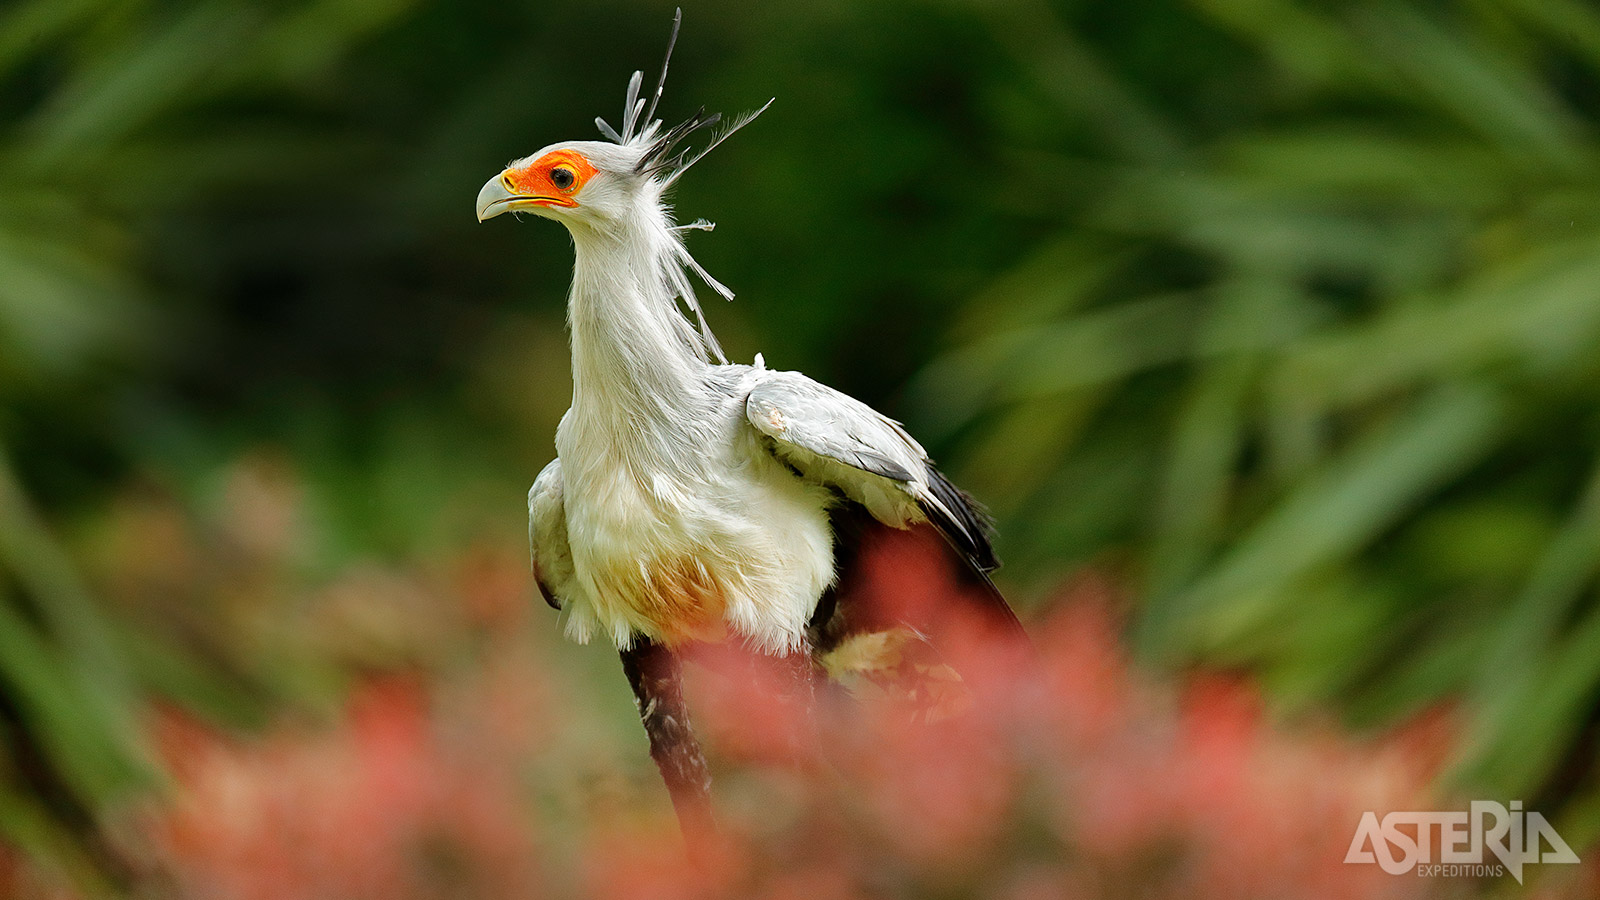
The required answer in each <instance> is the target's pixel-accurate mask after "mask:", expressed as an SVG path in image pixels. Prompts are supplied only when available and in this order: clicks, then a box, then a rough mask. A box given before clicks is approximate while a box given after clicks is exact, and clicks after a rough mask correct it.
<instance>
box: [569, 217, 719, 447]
mask: <svg viewBox="0 0 1600 900" xmlns="http://www.w3.org/2000/svg"><path fill="white" fill-rule="evenodd" d="M640 203H641V209H640V210H639V215H637V216H630V217H628V219H627V222H626V224H623V225H620V226H618V227H616V228H614V229H608V230H599V229H594V228H589V227H585V226H582V225H579V226H577V227H574V228H572V235H573V244H574V247H575V250H576V256H577V259H576V265H575V269H574V278H573V284H572V295H571V297H570V299H569V302H568V307H567V317H568V324H569V326H570V327H571V331H572V382H573V388H572V412H573V415H574V416H575V417H576V418H577V419H578V420H579V424H580V427H582V428H583V429H584V430H585V431H589V430H600V431H603V432H605V433H606V434H605V436H606V437H607V438H608V440H607V441H606V442H605V443H607V444H609V445H610V446H611V447H613V448H614V449H617V450H620V451H624V453H623V455H624V456H637V455H638V454H635V453H631V452H627V451H630V449H631V450H638V451H640V452H641V453H644V454H648V455H651V456H654V455H656V454H657V453H659V452H660V449H662V448H663V447H664V446H670V445H671V444H674V443H679V442H683V441H688V440H693V434H692V433H693V431H694V426H695V424H696V416H697V413H699V412H701V408H702V407H704V406H706V405H707V404H708V403H709V402H710V400H711V395H710V393H709V392H707V391H706V390H705V379H706V374H707V370H708V366H709V361H708V359H707V356H706V350H705V348H704V345H703V343H702V338H701V336H700V334H699V333H697V332H696V330H695V328H694V326H693V325H692V324H691V323H690V322H689V321H688V319H686V318H685V317H684V316H683V314H682V313H681V312H680V311H679V309H678V306H677V300H676V294H677V292H678V291H679V290H686V289H687V279H686V277H685V276H684V274H683V264H682V263H681V262H680V258H681V257H682V256H684V255H686V254H684V251H683V246H682V243H681V240H680V238H679V236H678V234H677V233H676V232H675V231H674V230H673V227H672V223H671V221H670V220H669V219H668V218H667V215H666V213H665V211H664V210H663V209H662V208H661V207H660V206H659V205H658V204H657V203H655V202H651V201H649V200H647V199H646V198H641V200H640ZM652 445H653V446H654V447H655V448H657V449H656V450H654V451H652V450H651V449H650V448H651V446H652Z"/></svg>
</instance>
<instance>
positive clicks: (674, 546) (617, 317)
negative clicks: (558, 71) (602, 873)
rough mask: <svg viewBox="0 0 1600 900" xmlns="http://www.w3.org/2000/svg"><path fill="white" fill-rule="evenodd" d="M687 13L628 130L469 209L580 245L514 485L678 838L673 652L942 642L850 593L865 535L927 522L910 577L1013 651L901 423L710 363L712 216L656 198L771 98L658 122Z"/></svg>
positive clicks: (695, 796)
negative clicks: (552, 402) (555, 348)
mask: <svg viewBox="0 0 1600 900" xmlns="http://www.w3.org/2000/svg"><path fill="white" fill-rule="evenodd" d="M681 18H682V12H681V10H680V11H679V14H678V15H677V16H676V17H674V20H673V25H672V36H671V38H670V39H669V41H668V45H667V55H666V60H664V61H663V62H662V65H661V77H660V79H659V80H658V81H657V83H656V88H655V92H654V93H653V94H652V95H651V96H650V97H649V98H648V102H647V99H646V98H644V97H641V96H640V86H641V82H642V79H643V73H641V72H635V73H633V78H632V80H631V81H630V82H629V84H628V92H627V100H626V103H625V105H624V107H623V112H622V120H621V121H622V127H621V128H620V129H617V128H613V127H611V125H609V124H608V123H607V122H606V121H605V120H603V119H596V120H595V122H596V124H597V125H598V126H599V128H600V132H601V134H602V135H603V136H604V137H605V138H606V140H602V141H570V142H564V143H558V144H552V145H550V146H548V147H545V148H544V149H542V150H540V151H538V152H537V153H534V154H533V155H531V156H528V157H525V158H523V159H520V160H517V161H515V162H513V163H511V164H510V165H509V166H507V167H506V168H505V169H504V170H503V171H502V172H500V173H499V174H498V175H496V176H494V177H493V178H490V179H489V181H488V182H487V183H486V184H484V186H483V189H482V190H481V191H480V192H479V193H478V207H477V212H478V220H479V221H480V222H481V221H485V220H488V219H491V218H493V217H495V216H498V215H500V214H502V213H506V212H514V211H527V212H531V213H534V214H536V215H539V216H543V217H545V218H549V219H554V220H556V221H558V222H560V223H561V224H563V225H565V226H566V227H567V230H568V231H569V232H570V233H571V235H572V242H573V247H574V249H575V254H576V265H575V269H574V276H573V282H572V291H571V294H570V296H569V298H568V306H567V319H568V326H569V328H570V331H571V342H572V407H571V408H570V409H569V410H568V411H567V413H566V415H565V416H563V417H562V419H561V423H560V425H559V427H558V428H557V429H556V436H555V445H556V459H555V460H554V461H553V462H551V463H550V464H549V465H548V466H546V467H545V469H544V471H542V472H540V473H539V477H538V479H537V480H535V481H534V484H533V488H532V490H530V491H529V492H528V517H529V536H530V543H531V545H532V550H533V571H534V579H535V582H536V583H537V584H538V587H539V590H540V592H541V593H542V594H543V596H544V599H545V601H546V602H547V603H549V604H550V605H551V606H552V607H554V608H555V609H557V610H560V611H562V613H563V615H564V616H565V618H566V633H567V635H568V636H569V637H571V638H573V639H575V640H577V641H579V642H587V641H588V640H589V639H590V638H592V637H596V636H599V637H602V638H604V639H606V640H609V641H610V642H612V643H613V644H615V645H616V647H617V649H618V651H619V652H620V654H621V657H622V667H623V670H624V672H625V673H626V675H627V677H628V681H629V683H630V684H631V686H632V688H633V691H634V695H635V698H636V699H637V702H638V706H639V714H640V717H641V719H642V721H643V724H644V728H645V730H646V732H647V734H648V736H649V740H650V755H651V757H652V758H653V759H654V760H655V762H656V764H657V766H658V767H659V768H660V770H661V775H662V778H663V779H664V781H665V782H666V785H667V788H668V791H669V793H670V794H671V797H672V801H673V805H674V807H675V809H676V810H677V813H678V816H679V820H680V822H681V824H682V825H683V826H684V830H685V832H686V833H690V832H694V831H698V830H700V829H704V828H708V827H709V826H710V822H711V817H710V775H709V772H708V769H707V766H706V761H705V757H704V755H703V753H702V751H701V749H700V746H699V743H698V741H697V740H696V738H695V735H694V732H693V729H692V728H691V725H690V719H689V713H688V709H687V708H686V706H685V703H684V698H683V691H682V687H681V681H680V679H681V663H680V655H681V654H682V653H683V652H684V651H686V650H688V649H689V648H690V647H691V646H692V645H697V644H700V643H702V642H728V641H733V642H736V643H739V644H742V645H743V646H745V647H747V648H750V649H752V650H754V651H756V652H758V653H761V654H765V655H767V656H769V657H772V658H775V659H777V660H780V661H783V662H784V663H786V664H788V665H790V666H791V667H792V669H793V671H795V672H796V673H797V674H796V677H797V680H798V681H799V682H804V683H805V684H806V685H809V684H810V681H811V679H812V678H813V677H818V676H820V675H821V674H822V673H823V672H826V671H832V672H834V673H835V674H837V673H838V672H839V671H840V669H841V668H844V669H848V668H850V667H851V666H852V665H854V666H858V667H859V666H863V665H866V664H863V663H861V658H862V657H863V655H865V656H869V657H870V656H871V653H872V652H873V651H872V648H877V651H878V652H883V651H884V648H887V647H900V648H902V649H903V648H904V647H905V646H906V643H907V642H906V640H903V639H902V640H898V641H897V640H882V639H881V638H883V637H884V636H885V635H891V636H893V635H895V634H898V635H899V636H900V637H901V638H904V636H906V635H910V636H911V637H910V641H911V642H912V643H919V642H920V643H926V641H927V635H929V634H932V633H935V632H937V630H938V622H936V621H916V618H917V616H916V615H915V611H914V610H907V609H905V608H904V604H903V603H902V604H900V606H898V607H896V608H894V609H888V608H887V606H886V605H885V604H883V603H880V602H876V601H875V599H874V598H873V597H872V596H869V593H870V592H869V591H867V590H866V589H865V588H864V587H863V581H864V579H862V578H861V577H860V576H859V572H858V571H857V570H858V569H859V568H860V566H858V565H857V562H858V561H859V560H860V559H862V554H861V552H860V551H861V549H862V547H863V546H864V545H866V544H867V543H869V542H870V541H872V540H873V539H874V536H876V535H880V534H881V533H883V532H885V531H891V530H893V529H901V530H906V529H919V530H928V529H932V530H933V531H936V532H937V533H938V534H939V535H940V536H942V537H943V539H944V543H943V545H942V547H941V550H940V552H941V553H943V554H944V555H945V556H946V557H948V558H947V559H941V558H939V557H938V556H937V555H935V556H932V557H929V558H928V559H927V560H925V564H932V565H949V566H950V568H951V570H952V571H954V572H958V573H960V574H961V577H962V578H963V579H964V583H965V584H966V585H967V587H968V589H967V590H965V591H964V592H963V593H962V597H963V598H965V599H964V600H963V603H964V604H965V608H964V609H963V610H961V611H960V612H961V613H962V614H965V615H968V616H969V617H971V616H975V617H976V618H977V619H978V620H980V621H982V622H984V623H986V625H987V626H988V628H989V630H992V631H993V632H994V635H995V637H996V639H998V640H1006V641H1016V642H1019V643H1025V641H1026V638H1025V637H1024V636H1023V635H1022V629H1021V625H1019V624H1018V622H1017V619H1016V616H1015V615H1014V614H1013V613H1012V611H1011V609H1010V607H1009V606H1008V605H1007V604H1006V601H1005V599H1004V598H1003V597H1001V595H1000V594H999V592H998V591H996V590H995V588H994V585H993V583H992V582H990V581H989V577H988V572H989V571H991V570H992V569H994V568H995V567H996V566H997V562H996V560H995V556H994V552H993V550H992V549H991V548H990V544H989V536H988V523H987V521H986V520H985V518H984V516H983V515H982V514H981V513H980V512H979V511H978V509H977V508H976V507H975V505H974V504H973V502H972V501H971V499H970V498H969V497H968V496H967V495H966V494H964V493H963V492H962V491H960V490H959V489H957V488H956V487H954V486H953V485H951V483H950V482H949V481H947V480H946V479H945V477H944V476H943V475H941V474H940V473H939V470H938V469H936V468H934V466H933V463H932V462H931V461H930V460H929V459H928V454H927V453H926V452H924V450H923V449H922V447H921V446H920V445H919V444H918V443H917V442H916V441H915V440H914V439H913V438H912V437H911V435H909V434H907V433H906V431H905V429H904V428H902V427H901V426H900V424H899V423H898V422H895V421H894V420H892V419H889V418H886V417H885V416H883V415H881V414H879V413H877V412H876V411H874V410H873V409H871V408H870V407H868V406H867V405H866V404H864V403H861V402H860V401H858V400H855V399H853V398H851V397H848V396H846V395H845V394H842V393H840V392H838V391H835V390H833V389H831V388H829V387H827V386H825V385H822V384H819V383H817V382H815V381H813V380H811V379H810V378H807V377H806V376H804V375H801V374H800V373H798V372H782V371H776V370H773V369H769V368H767V367H766V365H765V363H764V362H763V360H762V357H761V356H760V355H757V356H756V357H755V362H754V364H753V365H738V364H730V363H728V362H727V359H726V357H724V356H723V353H722V349H721V347H720V346H718V344H717V341H716V339H715V338H714V337H713V336H712V333H711V329H710V327H709V326H708V325H707V323H706V319H705V316H704V314H703V313H702V312H701V310H700V306H699V304H698V302H697V301H696V298H695V294H694V291H693V289H692V288H691V286H690V281H689V273H693V274H694V275H695V276H696V277H698V278H699V279H700V280H702V281H703V282H705V284H706V285H708V286H709V287H710V288H711V289H712V290H713V291H715V292H716V293H718V294H720V295H721V296H723V297H724V298H727V299H732V297H733V294H732V292H731V291H729V290H728V289H727V288H726V287H724V286H723V285H722V284H721V283H719V282H718V281H717V280H716V279H714V278H712V277H711V276H710V275H708V274H707V273H706V272H705V270H704V269H702V268H701V267H700V265H699V264H698V263H696V262H695V261H694V259H693V258H692V257H691V256H690V255H689V252H688V250H687V249H686V248H685V246H684V242H683V236H684V234H685V232H687V231H689V230H697V229H698V230H707V231H709V230H710V229H711V227H712V226H711V225H710V224H709V223H706V222H704V221H697V222H695V223H693V224H689V225H677V224H674V221H673V218H672V214H671V211H670V208H669V206H668V204H667V201H666V194H667V192H668V190H669V189H670V188H671V187H672V186H673V185H674V184H675V183H676V182H677V181H678V179H679V178H681V177H682V176H683V174H684V173H685V172H687V171H688V170H689V169H690V168H691V167H693V166H694V164H695V163H697V162H699V161H700V160H701V159H703V158H705V156H706V154H707V153H708V152H710V151H711V150H712V149H714V148H715V147H716V146H717V145H718V144H720V143H721V142H722V141H723V140H724V139H726V138H727V137H728V136H729V135H730V134H732V133H733V132H735V131H737V130H738V129H739V128H742V127H743V126H744V125H746V124H748V123H749V122H750V121H751V120H752V119H754V118H755V117H756V116H757V115H759V114H760V113H761V112H763V111H765V110H766V109H767V107H768V106H770V105H771V103H772V101H770V100H769V101H767V104H766V105H765V106H762V107H761V108H760V109H758V110H756V111H755V112H752V113H748V114H746V115H744V116H741V117H738V118H736V119H734V120H732V121H731V122H730V123H728V125H727V127H725V128H723V129H722V130H721V131H720V132H715V133H714V135H713V136H712V137H711V138H710V139H709V140H708V141H707V142H706V143H705V145H704V146H703V147H701V148H699V149H698V150H689V149H687V148H686V143H685V142H686V141H687V140H688V139H689V138H690V136H691V135H694V134H695V133H696V132H698V131H700V130H701V129H703V128H707V127H710V126H714V125H716V124H717V123H718V122H719V121H720V119H721V117H720V116H719V115H706V114H705V111H704V109H703V108H702V109H701V111H700V112H697V113H695V114H694V115H693V116H691V117H690V118H689V119H688V120H687V121H685V122H683V123H682V124H680V125H677V126H674V127H671V128H667V127H664V125H663V123H662V121H661V120H659V119H656V118H655V111H656V105H657V103H659V102H660V100H661V89H662V86H663V85H664V84H665V82H666V76H667V63H668V62H670V60H671V57H672V47H673V45H674V44H675V43H676V41H677V36H678V25H679V22H680V21H681ZM679 301H681V302H682V303H683V306H684V307H685V309H684V310H680V308H679V306H678V303H679ZM689 314H692V317H693V318H692V320H691V318H690V317H689ZM924 612H925V613H926V615H925V616H924V617H923V618H925V619H926V618H930V617H931V618H935V619H937V618H938V617H939V616H940V615H941V613H938V612H937V611H926V610H925V611H924ZM942 615H945V616H946V617H949V616H950V612H949V610H948V609H946V610H945V612H944V613H943V614H942ZM873 638H879V640H876V641H874V640H873ZM847 649H848V650H849V651H850V652H849V653H844V652H843V651H845V650H847ZM896 652H897V653H898V652H900V651H896ZM930 652H932V651H931V650H930ZM830 655H832V657H830ZM838 656H849V657H850V658H851V659H853V660H854V662H853V663H850V662H846V663H839V662H837V659H836V658H834V657H838ZM935 658H936V657H935ZM884 665H886V666H887V665H888V663H885V664H884ZM867 667H868V668H870V665H868V666H867ZM920 668H922V669H923V670H924V671H926V667H920ZM801 690H804V691H809V687H803V688H801ZM806 696H809V693H807V694H806Z"/></svg>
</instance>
